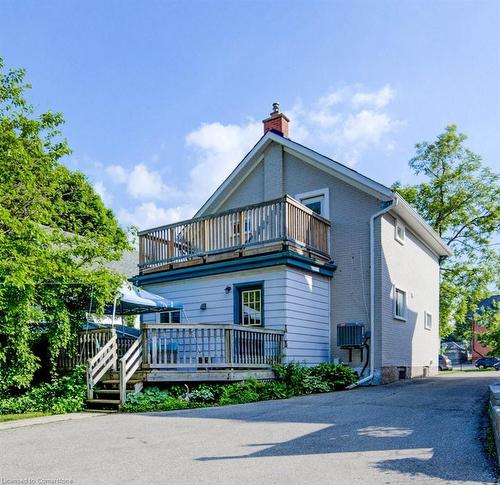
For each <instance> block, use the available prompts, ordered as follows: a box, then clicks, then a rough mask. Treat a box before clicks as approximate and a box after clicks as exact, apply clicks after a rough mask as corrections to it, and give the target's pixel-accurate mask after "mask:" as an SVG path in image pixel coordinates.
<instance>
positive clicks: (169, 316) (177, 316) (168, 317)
mask: <svg viewBox="0 0 500 485" xmlns="http://www.w3.org/2000/svg"><path fill="white" fill-rule="evenodd" d="M160 323H181V311H180V310H171V311H168V312H161V313H160Z"/></svg>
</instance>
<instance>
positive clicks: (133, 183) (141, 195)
mask: <svg viewBox="0 0 500 485" xmlns="http://www.w3.org/2000/svg"><path fill="white" fill-rule="evenodd" d="M127 190H128V193H129V194H130V195H131V196H132V197H135V198H136V199H163V200H165V199H168V198H170V197H174V196H177V195H178V191H177V189H175V188H174V187H170V186H168V185H166V184H165V183H164V182H163V180H162V178H161V175H160V174H159V173H158V172H154V171H152V170H149V169H148V167H146V165H144V164H143V163H140V164H138V165H136V166H135V167H134V168H133V170H132V172H130V176H129V179H128V182H127Z"/></svg>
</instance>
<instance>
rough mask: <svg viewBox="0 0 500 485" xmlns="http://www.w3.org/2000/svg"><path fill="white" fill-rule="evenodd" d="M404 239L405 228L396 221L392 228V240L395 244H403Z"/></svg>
mask: <svg viewBox="0 0 500 485" xmlns="http://www.w3.org/2000/svg"><path fill="white" fill-rule="evenodd" d="M405 237H406V228H405V226H404V224H403V223H402V222H401V221H398V220H396V224H395V226H394V239H396V241H397V242H399V243H401V244H404V243H405Z"/></svg>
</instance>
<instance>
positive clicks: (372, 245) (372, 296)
mask: <svg viewBox="0 0 500 485" xmlns="http://www.w3.org/2000/svg"><path fill="white" fill-rule="evenodd" d="M397 203H398V200H397V199H396V198H395V197H394V198H393V199H392V200H391V201H390V202H389V204H388V205H387V206H386V207H384V208H383V209H382V210H381V211H379V212H376V213H375V214H373V215H372V216H371V217H370V374H369V375H368V376H366V377H363V379H360V380H359V381H358V382H355V383H354V384H351V385H350V386H349V387H347V389H353V388H354V387H356V386H359V385H361V384H364V383H366V382H369V381H371V380H372V379H373V376H374V373H375V234H374V233H375V219H377V218H378V217H380V216H382V215H384V214H385V213H386V212H389V211H390V210H391V209H393V208H394V207H396V205H397Z"/></svg>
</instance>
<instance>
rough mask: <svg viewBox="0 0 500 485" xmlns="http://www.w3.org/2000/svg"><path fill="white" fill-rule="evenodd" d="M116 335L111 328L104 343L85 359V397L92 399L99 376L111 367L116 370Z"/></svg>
mask: <svg viewBox="0 0 500 485" xmlns="http://www.w3.org/2000/svg"><path fill="white" fill-rule="evenodd" d="M117 350H118V345H117V337H116V332H115V330H114V329H113V335H112V336H111V338H110V339H109V340H108V341H107V342H106V344H105V345H104V346H103V347H102V348H101V350H99V352H97V354H96V355H94V357H92V358H91V359H89V360H88V361H87V397H88V399H93V396H94V386H95V385H96V384H97V383H98V382H99V381H100V380H101V378H102V377H103V376H104V374H106V372H108V370H109V369H111V368H113V370H116V360H117Z"/></svg>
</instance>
